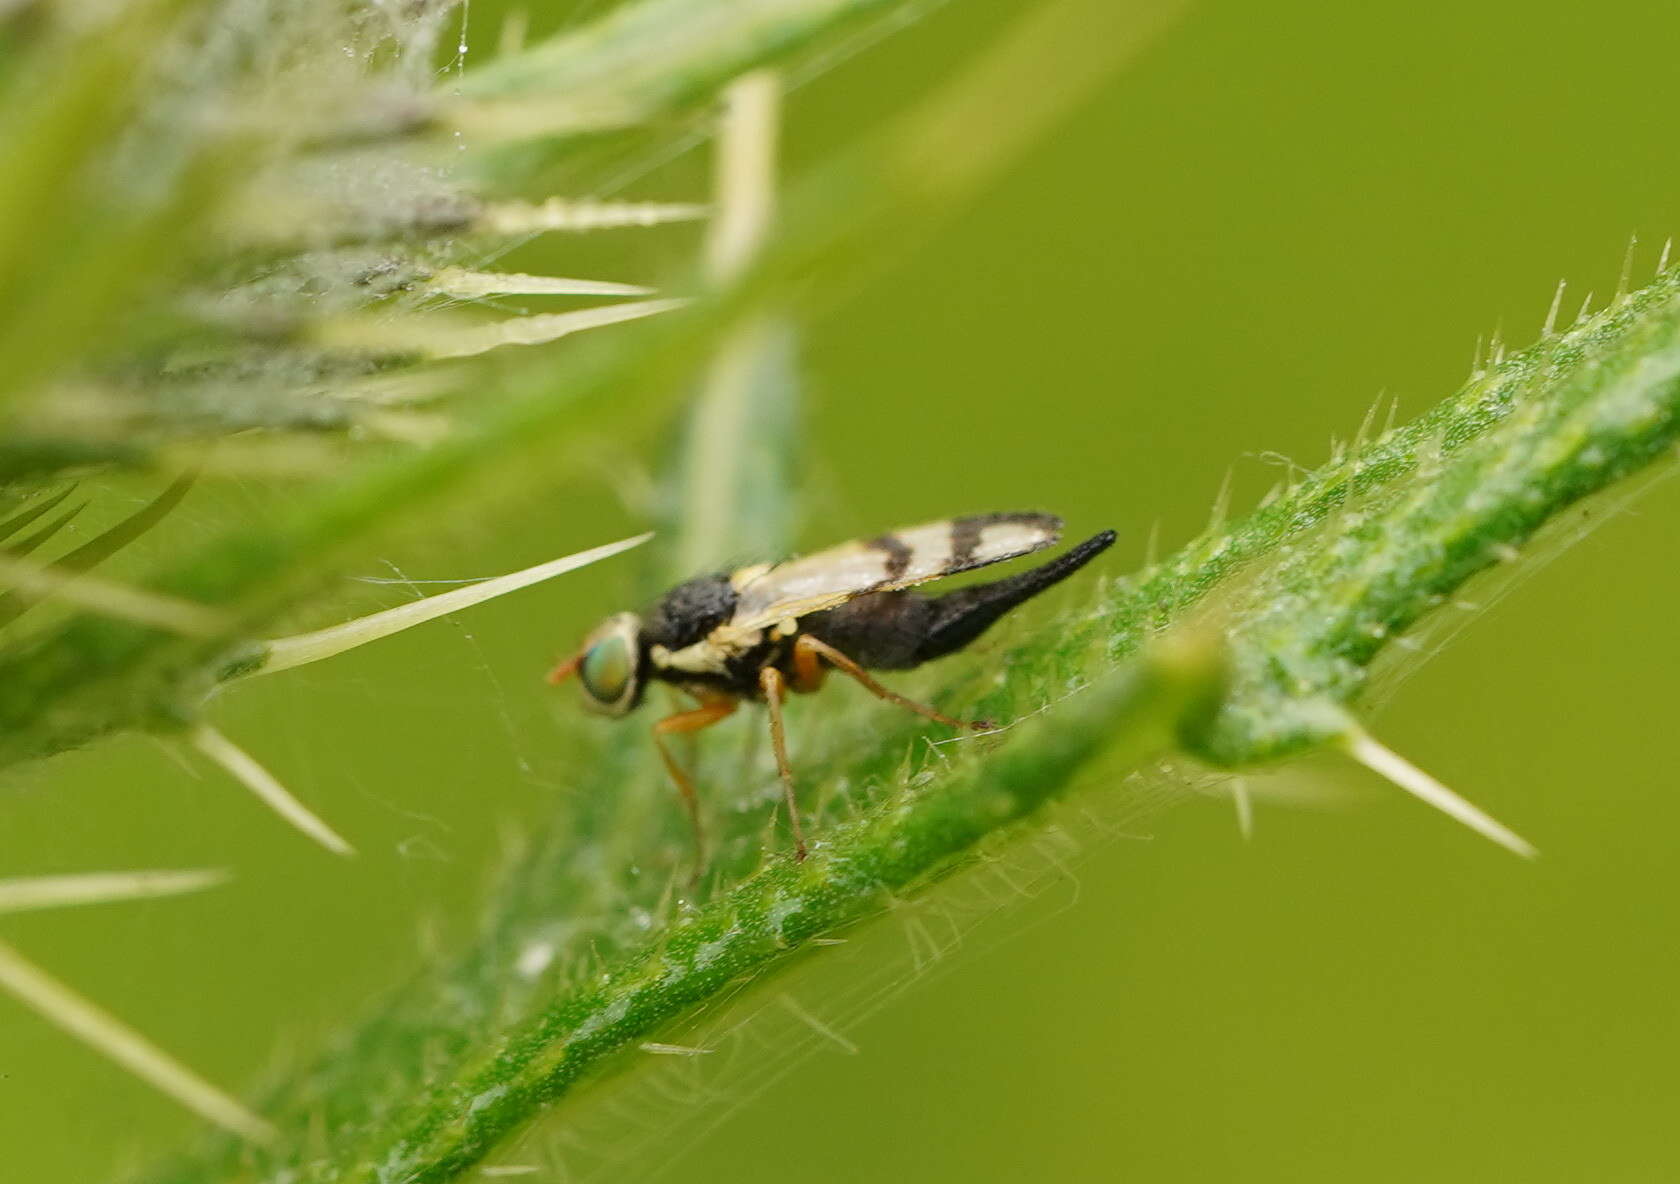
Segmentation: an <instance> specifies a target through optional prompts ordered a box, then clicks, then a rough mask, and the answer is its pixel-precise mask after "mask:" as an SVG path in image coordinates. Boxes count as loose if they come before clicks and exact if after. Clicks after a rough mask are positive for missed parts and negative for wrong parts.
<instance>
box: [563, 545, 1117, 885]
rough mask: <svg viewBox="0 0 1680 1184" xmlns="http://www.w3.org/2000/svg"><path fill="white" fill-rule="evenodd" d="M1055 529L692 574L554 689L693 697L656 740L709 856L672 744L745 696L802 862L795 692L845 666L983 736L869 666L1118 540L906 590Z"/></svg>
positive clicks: (622, 704)
mask: <svg viewBox="0 0 1680 1184" xmlns="http://www.w3.org/2000/svg"><path fill="white" fill-rule="evenodd" d="M1061 534H1062V520H1061V519H1060V518H1057V517H1056V516H1055V515H1053V514H1040V513H1032V512H1020V513H1004V514H980V515H975V516H972V517H968V518H950V519H945V520H942V521H939V522H930V523H927V524H925V525H922V526H912V527H909V528H908V529H905V530H895V531H892V532H890V533H888V534H883V535H878V536H876V537H875V538H870V539H858V540H854V541H852V542H849V543H842V544H841V545H840V546H838V547H832V548H830V549H828V550H826V551H819V552H817V553H816V554H814V555H806V556H804V557H802V558H798V559H790V560H788V561H786V562H783V563H776V564H758V565H755V566H751V567H743V568H738V569H736V570H735V571H731V572H715V573H713V574H711V575H703V576H696V577H695V578H694V579H691V580H688V581H687V582H685V583H682V584H678V585H677V586H676V587H675V588H673V589H671V590H670V591H669V592H667V593H666V594H665V595H664V596H662V597H661V598H660V599H659V600H658V601H656V602H655V603H654V605H653V606H652V607H651V608H650V609H648V611H647V612H646V613H643V614H637V613H619V614H617V615H616V616H613V617H609V618H607V620H606V621H604V622H603V623H602V624H601V625H600V626H599V627H598V628H597V629H596V630H595V631H594V632H593V633H591V634H590V635H589V636H588V637H587V638H586V639H585V640H584V643H583V646H582V647H581V648H580V649H579V650H578V652H577V653H576V654H575V655H573V656H572V657H570V658H568V659H566V660H565V661H564V662H561V663H560V664H559V665H558V666H556V667H555V668H554V669H553V670H552V671H551V672H550V673H549V676H548V679H549V682H551V683H559V682H562V681H564V680H565V679H567V678H569V677H571V676H572V675H574V674H575V675H577V676H578V681H579V682H580V683H581V684H582V685H583V691H584V704H585V706H587V707H589V708H590V709H591V710H594V711H597V712H599V713H601V714H604V715H611V716H623V715H628V714H629V713H630V712H631V711H633V710H635V709H636V707H638V706H639V705H640V704H641V701H642V697H643V695H644V694H645V692H646V690H647V686H648V684H649V683H650V682H652V681H659V682H664V683H669V684H671V685H673V686H676V687H677V688H679V689H681V690H683V691H686V692H688V693H689V694H690V695H692V696H693V697H694V699H695V700H696V702H697V706H695V707H694V708H692V709H690V710H687V711H679V712H677V713H676V714H674V715H668V716H666V717H665V718H664V719H661V720H659V721H658V722H657V723H655V724H654V725H653V737H654V740H655V742H656V744H657V745H658V748H659V755H660V758H661V759H662V760H663V761H664V763H665V769H666V772H668V773H669V774H670V777H671V781H672V782H673V783H674V784H675V785H676V788H677V792H678V793H679V794H680V795H681V797H682V802H683V805H684V807H685V808H686V810H687V811H688V818H689V822H690V824H691V826H692V827H693V829H694V842H695V849H696V852H697V855H698V857H699V858H700V859H701V860H702V861H703V860H704V846H703V831H702V828H701V822H700V806H699V799H698V795H697V794H696V792H695V787H694V781H693V779H692V778H691V777H690V776H689V774H688V773H687V771H686V770H684V769H683V768H682V766H681V765H679V764H678V763H677V760H676V758H675V757H674V756H673V755H672V753H671V750H670V749H669V747H668V746H667V743H666V739H667V737H670V736H674V735H679V734H682V733H685V732H698V731H700V730H701V729H703V728H709V727H711V726H712V725H713V724H715V723H717V722H719V721H720V720H723V719H725V718H727V717H728V716H729V715H731V714H732V713H733V712H734V711H735V709H736V708H737V707H738V706H739V705H740V704H741V702H742V701H743V700H753V701H757V702H761V703H763V704H764V705H765V706H766V708H768V714H769V718H770V740H771V745H772V747H773V748H774V749H775V753H776V768H777V770H778V772H779V773H780V774H781V780H782V790H783V792H784V794H785V795H786V798H787V811H788V821H789V824H790V825H791V827H792V829H793V838H794V854H795V855H796V856H797V857H798V858H800V859H803V858H805V852H806V847H805V835H804V831H803V829H802V828H801V826H800V822H799V807H798V801H797V799H796V797H795V794H794V783H793V769H792V766H791V765H789V763H788V756H787V738H786V732H785V729H784V728H783V725H782V700H783V699H784V698H785V697H786V696H787V694H788V693H789V692H790V691H791V692H795V693H800V694H806V693H809V692H812V691H815V690H817V689H819V688H820V687H821V686H822V684H823V680H824V678H825V677H826V676H827V674H828V672H829V671H831V670H838V671H840V672H841V673H842V674H845V675H847V676H848V677H850V678H852V679H855V680H856V681H857V682H859V683H861V684H862V685H863V686H864V687H865V688H866V689H867V690H869V691H870V692H871V693H872V694H874V695H876V696H878V697H880V698H882V699H885V700H887V701H888V702H889V703H896V704H897V705H898V706H900V707H903V708H905V709H907V710H909V711H913V712H915V713H916V714H917V715H921V716H924V717H926V718H927V719H930V720H933V721H934V722H936V723H940V724H944V725H946V726H947V727H952V728H961V729H973V730H977V731H985V730H987V729H988V728H989V727H990V725H989V724H987V723H985V722H979V721H964V720H958V719H953V718H951V717H950V716H948V715H945V714H944V713H942V712H939V711H936V710H935V709H934V708H932V707H929V706H927V705H925V704H922V703H917V702H915V701H913V700H911V699H907V698H905V697H904V696H903V695H900V694H898V693H897V692H896V691H893V690H891V689H889V688H887V687H885V686H883V685H882V684H881V683H880V682H878V681H876V679H875V678H874V676H873V675H871V674H870V673H869V671H870V670H911V669H914V668H915V667H917V666H920V665H921V664H922V663H923V662H930V661H932V660H933V659H935V658H942V657H944V656H945V655H947V654H950V653H954V652H956V651H957V650H960V649H962V648H963V647H964V646H966V645H967V644H969V642H971V641H973V640H974V639H975V638H977V637H979V636H980V635H981V634H982V633H984V632H985V631H986V629H987V628H988V627H989V626H990V625H991V624H992V623H993V622H994V621H996V620H997V619H998V618H999V617H1001V616H1003V615H1004V614H1005V613H1007V612H1008V611H1009V610H1010V609H1012V608H1014V607H1015V606H1017V605H1019V604H1021V603H1023V602H1025V601H1027V600H1029V599H1031V598H1032V597H1034V596H1036V595H1038V594H1039V593H1040V592H1043V591H1044V590H1045V589H1047V588H1050V587H1052V586H1054V585H1056V584H1058V583H1060V582H1061V581H1062V580H1065V579H1067V578H1068V577H1069V576H1071V575H1072V574H1073V573H1074V572H1076V571H1078V570H1079V569H1080V568H1082V567H1084V566H1085V565H1086V564H1087V563H1089V562H1090V561H1091V560H1092V559H1094V558H1096V556H1098V555H1099V554H1101V553H1102V552H1103V551H1104V550H1106V549H1107V548H1108V546H1109V545H1110V544H1111V543H1113V542H1114V532H1113V531H1112V530H1105V531H1103V532H1102V533H1101V534H1097V535H1093V536H1092V537H1091V538H1088V539H1086V540H1085V541H1084V542H1082V543H1080V544H1079V545H1078V546H1075V547H1073V548H1071V549H1069V550H1067V551H1065V552H1063V553H1062V554H1061V555H1058V556H1057V557H1056V558H1054V559H1051V560H1050V561H1049V562H1047V563H1043V564H1041V565H1039V566H1038V567H1035V568H1032V569H1030V570H1028V571H1024V572H1021V573H1020V574H1018V575H1013V576H1008V577H1006V578H1004V579H1001V580H994V581H992V582H991V583H987V584H976V585H972V586H969V587H966V588H960V589H958V590H956V591H953V592H947V593H945V594H944V595H943V596H925V595H922V594H921V593H918V592H912V591H910V589H912V588H914V587H916V586H917V585H919V584H925V583H927V582H929V581H931V580H937V579H940V578H942V577H944V576H950V575H956V574H957V573H959V572H965V571H972V570H974V569H975V568H979V567H986V566H988V565H990V564H993V563H1001V562H1003V561H1004V560H1006V559H1015V558H1018V557H1020V556H1022V555H1030V554H1032V553H1033V552H1035V551H1041V550H1043V549H1044V548H1046V547H1049V546H1051V545H1053V544H1054V543H1055V542H1056V541H1057V540H1058V539H1060V538H1061Z"/></svg>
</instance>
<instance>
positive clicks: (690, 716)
mask: <svg viewBox="0 0 1680 1184" xmlns="http://www.w3.org/2000/svg"><path fill="white" fill-rule="evenodd" d="M734 711H735V700H734V699H725V698H717V699H709V700H707V701H705V702H704V703H702V704H701V705H700V706H699V707H696V708H695V709H694V710H692V711H679V712H677V714H675V715H668V716H666V717H665V718H664V719H662V720H660V721H659V722H658V723H656V724H654V725H653V741H654V744H655V745H656V746H657V747H658V749H659V759H660V760H662V761H664V762H665V772H666V773H668V774H670V777H671V782H672V784H673V785H675V786H676V787H677V793H678V794H680V795H681V796H682V802H683V806H684V807H685V808H686V809H687V810H688V821H689V825H690V826H691V827H692V828H693V830H694V878H695V879H699V878H700V873H701V872H703V871H705V870H706V832H705V830H704V829H703V828H702V827H701V825H700V798H699V795H698V794H696V793H695V791H694V778H692V777H690V776H689V775H688V772H687V771H686V770H685V769H684V768H683V767H682V766H681V765H679V764H678V763H677V758H676V757H674V756H673V755H671V750H670V749H669V748H668V747H666V744H665V737H667V736H676V735H681V734H682V733H684V732H698V731H700V729H702V728H709V727H711V726H712V725H713V724H715V723H717V722H718V721H719V720H722V719H727V718H728V717H729V716H730V715H731V714H733V713H734Z"/></svg>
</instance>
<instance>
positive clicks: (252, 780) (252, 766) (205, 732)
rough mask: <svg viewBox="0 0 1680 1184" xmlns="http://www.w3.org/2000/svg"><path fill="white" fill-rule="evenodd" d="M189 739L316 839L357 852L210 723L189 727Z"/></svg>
mask: <svg viewBox="0 0 1680 1184" xmlns="http://www.w3.org/2000/svg"><path fill="white" fill-rule="evenodd" d="M187 742H188V743H189V744H190V745H191V746H192V747H193V748H195V749H197V750H198V751H199V752H200V753H201V754H203V755H204V756H205V757H207V758H208V759H209V760H211V761H213V762H214V763H215V764H217V765H219V766H221V768H222V769H223V771H225V772H226V773H228V774H229V775H230V776H232V777H233V779H234V780H235V781H238V782H239V784H241V785H243V786H244V787H245V788H246V789H248V790H250V791H251V792H252V793H253V794H255V795H256V796H257V799H258V800H259V801H261V802H262V803H263V805H265V806H267V807H268V808H269V809H270V810H273V811H274V812H275V813H276V814H278V815H280V817H281V818H283V819H285V820H286V821H287V822H288V823H290V824H291V825H292V826H293V827H295V828H297V829H298V830H299V831H301V832H302V833H303V834H305V835H307V836H309V837H310V838H311V839H314V840H315V841H316V842H317V843H319V844H321V846H323V847H325V848H326V849H327V850H328V851H331V852H332V853H333V854H334V855H354V854H355V853H356V849H355V848H354V847H352V846H351V845H350V844H349V843H347V842H346V841H345V840H344V839H343V837H342V836H340V835H339V833H338V832H337V831H335V830H333V828H332V827H330V826H328V825H327V824H326V823H325V822H324V821H322V820H321V819H320V818H319V817H318V816H317V815H316V814H315V813H314V812H313V811H311V810H310V809H309V807H308V806H305V805H304V804H303V803H302V802H300V801H298V800H297V798H295V797H293V796H292V794H291V792H290V791H289V790H288V789H287V788H286V787H285V786H284V785H281V784H280V782H279V780H278V779H277V778H276V777H275V776H274V774H272V773H270V772H269V771H268V770H267V769H265V768H263V767H262V766H261V765H260V764H258V763H257V762H256V761H255V760H254V759H253V758H252V757H251V755H250V754H249V753H248V752H246V751H245V750H244V749H243V748H240V747H239V746H238V745H237V744H235V743H234V742H233V741H231V740H229V739H228V738H227V737H226V736H224V735H222V733H220V732H218V731H217V730H216V729H215V728H213V727H211V726H210V725H209V724H206V723H201V724H198V725H196V726H195V727H193V728H192V729H191V730H189V731H188V732H187Z"/></svg>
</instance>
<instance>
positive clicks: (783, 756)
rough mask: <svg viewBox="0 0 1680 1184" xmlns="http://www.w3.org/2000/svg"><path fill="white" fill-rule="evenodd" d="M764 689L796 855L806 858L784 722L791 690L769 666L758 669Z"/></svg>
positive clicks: (796, 857)
mask: <svg viewBox="0 0 1680 1184" xmlns="http://www.w3.org/2000/svg"><path fill="white" fill-rule="evenodd" d="M758 685H759V687H760V688H761V689H762V690H763V691H764V705H765V707H766V708H768V709H769V712H770V746H771V747H772V748H774V749H775V750H776V772H778V773H779V774H781V777H782V794H783V796H784V797H786V798H787V812H788V823H789V824H790V825H791V826H792V827H793V857H794V858H795V859H801V860H802V859H804V858H805V829H804V828H803V827H802V826H800V825H799V799H798V798H797V797H796V796H795V795H794V792H793V766H792V765H791V764H789V763H788V754H787V729H786V728H784V727H783V726H782V696H783V695H785V694H786V693H787V690H786V683H785V682H784V681H783V679H782V672H781V671H780V670H777V669H776V668H775V667H774V666H766V667H765V668H764V669H763V670H760V671H759V672H758Z"/></svg>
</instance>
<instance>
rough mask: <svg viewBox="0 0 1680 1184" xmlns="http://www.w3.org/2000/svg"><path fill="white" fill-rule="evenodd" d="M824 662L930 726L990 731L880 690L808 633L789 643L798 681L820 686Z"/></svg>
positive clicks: (858, 668) (980, 724)
mask: <svg viewBox="0 0 1680 1184" xmlns="http://www.w3.org/2000/svg"><path fill="white" fill-rule="evenodd" d="M824 662H826V663H828V664H829V665H830V666H832V667H834V668H835V669H836V670H838V671H840V672H841V673H842V674H845V675H847V676H849V677H851V678H854V679H856V680H857V681H858V682H859V683H861V684H863V687H864V689H865V690H867V691H868V692H869V693H870V694H872V695H875V696H876V697H877V698H881V699H885V700H886V701H887V702H888V703H896V704H898V706H900V707H902V708H904V709H905V710H906V711H914V712H915V713H916V714H917V715H919V716H922V717H924V718H926V719H931V720H932V721H933V722H934V723H938V724H944V725H945V726H946V727H950V728H972V729H973V730H974V731H976V732H989V731H991V730H992V725H991V724H990V723H989V722H987V721H986V720H973V721H969V720H960V719H952V718H951V717H950V716H948V715H946V714H945V713H944V712H942V711H936V710H934V709H933V708H932V707H929V706H928V705H927V704H925V703H918V702H916V701H915V700H914V699H906V698H905V697H904V696H903V695H901V694H899V693H898V692H897V691H895V690H892V689H890V688H888V687H884V686H882V685H881V684H880V683H879V682H877V681H875V678H874V676H873V675H871V674H870V673H869V672H868V671H867V670H865V669H864V668H863V667H862V666H859V665H858V664H857V663H856V662H854V661H852V660H851V659H850V658H848V657H847V656H846V655H845V654H842V653H841V652H840V651H839V650H837V649H835V648H834V647H833V646H831V645H829V644H828V643H827V642H826V641H819V640H818V639H817V638H815V637H812V636H811V635H810V634H809V633H802V634H800V635H799V640H798V641H796V642H794V643H793V668H794V671H795V674H796V678H797V680H798V682H799V683H820V682H821V681H822V676H821V671H822V664H823V663H824Z"/></svg>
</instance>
